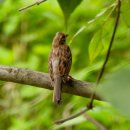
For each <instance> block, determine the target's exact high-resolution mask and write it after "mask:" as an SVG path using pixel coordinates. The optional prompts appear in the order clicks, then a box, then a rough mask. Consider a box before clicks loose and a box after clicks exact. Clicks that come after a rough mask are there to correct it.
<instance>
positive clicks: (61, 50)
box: [48, 32, 72, 104]
mask: <svg viewBox="0 0 130 130" xmlns="http://www.w3.org/2000/svg"><path fill="white" fill-rule="evenodd" d="M66 37H67V35H66V34H64V33H62V32H57V33H56V35H55V37H54V39H53V42H52V51H51V52H50V55H49V61H48V62H49V74H50V79H51V85H52V86H53V87H54V91H53V102H54V103H55V104H60V103H61V90H62V84H63V83H66V82H67V80H68V77H69V72H70V68H71V63H72V54H71V50H70V48H69V46H68V45H66V44H65V43H66Z"/></svg>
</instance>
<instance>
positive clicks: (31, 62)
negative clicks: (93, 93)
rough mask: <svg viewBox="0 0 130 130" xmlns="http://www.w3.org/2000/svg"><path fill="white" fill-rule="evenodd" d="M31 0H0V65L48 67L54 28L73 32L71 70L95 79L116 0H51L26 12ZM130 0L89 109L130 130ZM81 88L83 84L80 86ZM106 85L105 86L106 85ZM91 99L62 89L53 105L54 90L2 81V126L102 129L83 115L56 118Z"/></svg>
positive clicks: (109, 124)
mask: <svg viewBox="0 0 130 130" xmlns="http://www.w3.org/2000/svg"><path fill="white" fill-rule="evenodd" d="M32 2H33V1H32V0H17V1H16V0H0V65H6V66H15V67H21V68H30V69H32V70H36V71H41V72H48V54H49V52H50V50H51V43H52V39H53V37H54V35H55V33H56V32H65V33H68V34H69V37H68V39H67V43H68V44H69V45H70V48H71V50H72V54H73V64H72V69H71V75H72V76H73V77H74V78H76V79H79V80H85V81H89V82H95V81H96V76H97V74H98V72H99V70H100V68H101V65H102V63H103V61H104V58H105V54H106V50H107V48H108V44H109V42H110V38H111V35H112V31H113V27H114V21H115V17H116V13H117V10H116V4H117V1H115V0H66V1H65V0H48V1H46V2H45V3H43V4H41V5H39V6H34V7H32V8H30V9H27V10H25V11H22V12H18V9H19V8H21V7H23V6H26V5H29V4H31V3H32ZM129 64H130V1H129V0H122V6H121V17H120V21H119V26H118V29H117V33H116V38H115V41H114V46H113V48H112V51H111V56H110V59H109V62H108V65H107V68H106V70H105V75H104V77H103V82H102V83H101V87H100V88H101V90H100V91H101V92H99V93H100V95H102V96H103V98H104V99H106V100H108V101H109V103H107V102H99V101H95V108H94V109H93V110H92V111H89V112H88V114H89V115H90V116H91V117H93V118H94V119H96V120H97V121H98V122H100V123H101V124H102V125H103V126H104V127H106V128H107V129H108V130H128V129H130V111H129V110H130V101H129V99H130V80H129V77H130V66H129ZM79 87H80V86H79ZM102 88H103V89H102ZM88 101H89V99H86V98H83V97H79V96H73V95H69V94H63V104H62V105H61V106H57V107H56V106H54V105H53V103H52V91H49V90H46V89H40V88H35V87H32V86H27V85H21V84H16V83H11V82H3V81H0V130H48V129H49V130H56V129H57V130H58V129H60V130H98V128H97V127H96V126H95V125H94V124H93V123H91V122H90V121H87V120H86V119H85V117H84V116H80V117H78V118H75V119H73V120H71V121H68V122H66V123H64V124H62V125H59V126H57V125H54V121H55V120H58V119H61V118H63V117H66V116H69V115H71V114H72V113H75V112H77V111H79V110H81V109H82V108H83V107H84V106H86V104H87V103H88Z"/></svg>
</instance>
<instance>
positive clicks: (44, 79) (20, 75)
mask: <svg viewBox="0 0 130 130" xmlns="http://www.w3.org/2000/svg"><path fill="white" fill-rule="evenodd" d="M0 80H2V81H9V82H15V83H20V84H27V85H32V86H36V87H40V88H45V89H50V90H52V89H53V87H51V83H50V79H49V75H48V74H47V73H41V72H37V71H32V70H30V69H23V68H16V67H7V66H0ZM94 88H95V85H94V84H93V83H89V82H85V81H80V80H76V79H73V80H72V81H71V83H67V84H64V85H63V90H62V92H65V93H69V94H73V95H78V96H82V97H88V98H90V97H91V94H92V92H93V89H94ZM95 99H97V100H101V98H100V96H98V95H95Z"/></svg>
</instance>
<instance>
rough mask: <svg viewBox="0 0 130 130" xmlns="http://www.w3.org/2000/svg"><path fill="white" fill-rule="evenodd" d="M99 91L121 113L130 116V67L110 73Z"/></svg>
mask: <svg viewBox="0 0 130 130" xmlns="http://www.w3.org/2000/svg"><path fill="white" fill-rule="evenodd" d="M99 92H100V95H102V97H103V98H104V99H105V100H107V101H109V102H110V103H111V104H112V105H113V106H114V107H115V108H116V109H117V110H118V111H119V112H120V113H122V114H123V115H126V116H129V117H130V102H129V99H130V68H124V69H122V70H120V71H117V72H115V73H113V74H111V75H109V76H108V77H107V79H106V80H105V81H104V82H103V83H101V85H100V86H99Z"/></svg>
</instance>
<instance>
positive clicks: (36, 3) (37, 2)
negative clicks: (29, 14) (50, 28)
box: [18, 0, 46, 11]
mask: <svg viewBox="0 0 130 130" xmlns="http://www.w3.org/2000/svg"><path fill="white" fill-rule="evenodd" d="M45 1H46V0H37V1H36V2H34V3H33V4H31V5H28V6H25V7H22V8H20V9H19V10H18V11H23V10H25V9H28V8H30V7H32V6H34V5H40V4H41V3H43V2H45Z"/></svg>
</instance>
